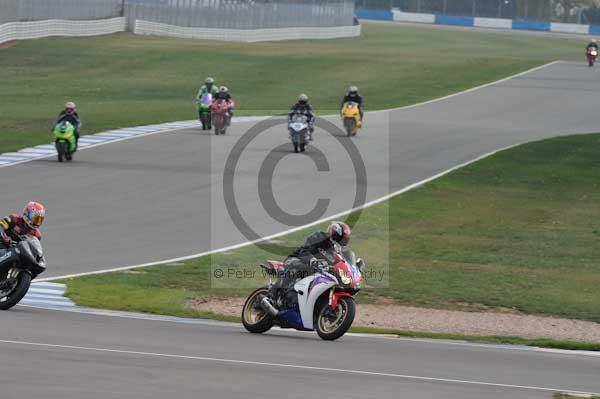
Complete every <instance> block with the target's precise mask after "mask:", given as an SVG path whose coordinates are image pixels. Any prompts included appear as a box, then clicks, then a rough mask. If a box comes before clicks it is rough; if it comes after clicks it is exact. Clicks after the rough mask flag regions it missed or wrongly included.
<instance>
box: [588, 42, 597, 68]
mask: <svg viewBox="0 0 600 399" xmlns="http://www.w3.org/2000/svg"><path fill="white" fill-rule="evenodd" d="M597 59H598V50H597V49H595V48H594V47H588V49H587V60H588V65H589V66H590V67H593V66H594V63H596V60H597Z"/></svg>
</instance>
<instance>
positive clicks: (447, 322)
mask: <svg viewBox="0 0 600 399" xmlns="http://www.w3.org/2000/svg"><path fill="white" fill-rule="evenodd" d="M243 305H244V298H225V297H197V298H193V299H192V300H190V301H189V302H188V306H189V307H191V308H193V309H196V310H200V311H209V312H213V313H218V314H223V315H227V316H240V314H241V311H242V306H243ZM354 325H355V326H364V327H378V328H393V329H398V330H412V331H424V332H433V333H451V334H465V335H503V336H518V337H523V338H550V339H557V340H569V341H581V342H600V323H595V322H592V321H583V320H572V319H562V318H557V317H545V316H532V315H524V314H514V313H510V312H480V311H475V312H473V311H457V310H439V309H426V308H417V307H412V306H402V305H395V304H375V305H371V304H369V305H358V307H357V311H356V319H355V321H354Z"/></svg>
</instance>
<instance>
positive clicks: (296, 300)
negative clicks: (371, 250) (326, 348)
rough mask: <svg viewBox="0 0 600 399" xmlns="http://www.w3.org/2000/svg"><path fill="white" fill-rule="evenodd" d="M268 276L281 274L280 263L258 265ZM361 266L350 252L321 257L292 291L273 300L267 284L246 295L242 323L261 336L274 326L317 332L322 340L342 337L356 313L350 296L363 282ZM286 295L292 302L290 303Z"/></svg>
mask: <svg viewBox="0 0 600 399" xmlns="http://www.w3.org/2000/svg"><path fill="white" fill-rule="evenodd" d="M261 266H262V267H263V268H264V269H265V270H266V271H267V273H268V274H269V275H271V276H279V277H282V275H283V274H284V273H285V270H284V264H283V262H277V261H268V262H267V265H261ZM362 268H363V262H362V260H360V259H358V260H357V259H356V257H355V255H354V253H353V252H352V251H341V250H336V251H334V252H333V253H325V252H323V253H322V259H321V260H320V261H319V266H318V272H317V273H315V274H313V275H311V276H308V277H306V278H303V279H301V280H300V281H297V282H296V283H295V284H294V287H293V291H289V292H287V293H285V294H281V295H279V296H280V297H278V298H273V294H272V288H273V282H272V281H271V282H270V283H269V285H268V286H267V287H262V288H259V289H257V290H255V291H254V292H252V293H251V294H250V296H249V297H248V299H247V300H246V302H245V303H244V307H243V310H242V322H243V324H244V327H245V328H246V330H248V331H249V332H251V333H258V334H260V333H264V332H266V331H268V330H269V329H270V328H271V327H273V326H274V325H278V326H280V327H281V328H294V329H296V330H302V331H314V330H316V331H317V334H318V335H319V337H321V338H322V339H324V340H335V339H338V338H339V337H341V336H342V335H344V334H345V333H346V332H347V331H348V329H349V328H350V326H351V325H352V322H353V321H354V315H355V312H356V305H355V303H354V295H356V294H357V293H358V291H359V290H360V287H361V283H362V280H363V275H362ZM290 294H291V297H292V299H293V300H292V301H290V299H289V298H290Z"/></svg>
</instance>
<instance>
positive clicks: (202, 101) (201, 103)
mask: <svg viewBox="0 0 600 399" xmlns="http://www.w3.org/2000/svg"><path fill="white" fill-rule="evenodd" d="M212 102H213V96H212V94H211V93H204V94H202V96H200V98H199V99H198V118H199V119H200V123H202V130H210V129H212V125H211V112H210V106H211V104H212Z"/></svg>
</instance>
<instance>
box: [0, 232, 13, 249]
mask: <svg viewBox="0 0 600 399" xmlns="http://www.w3.org/2000/svg"><path fill="white" fill-rule="evenodd" d="M0 242H2V244H4V245H5V246H7V247H9V246H10V244H12V238H10V236H9V235H7V234H6V233H5V232H4V231H3V230H2V229H0Z"/></svg>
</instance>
